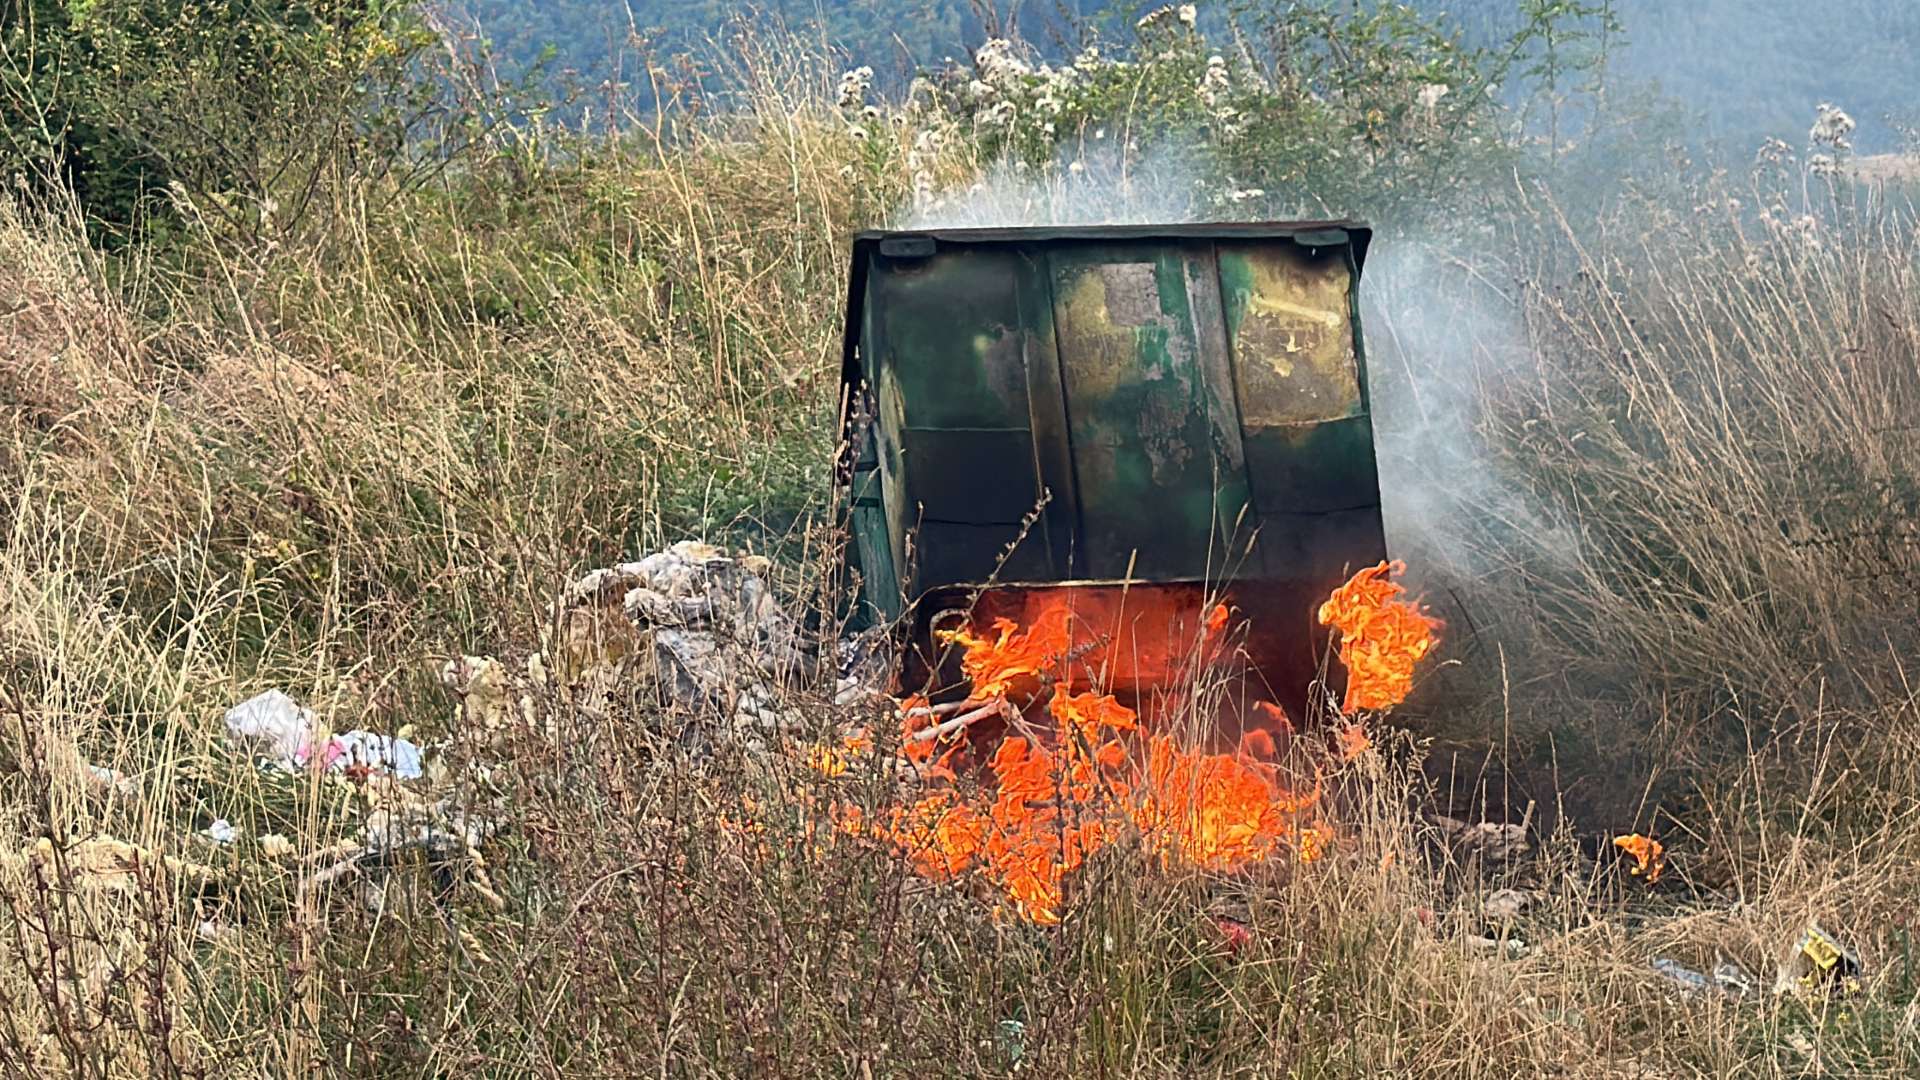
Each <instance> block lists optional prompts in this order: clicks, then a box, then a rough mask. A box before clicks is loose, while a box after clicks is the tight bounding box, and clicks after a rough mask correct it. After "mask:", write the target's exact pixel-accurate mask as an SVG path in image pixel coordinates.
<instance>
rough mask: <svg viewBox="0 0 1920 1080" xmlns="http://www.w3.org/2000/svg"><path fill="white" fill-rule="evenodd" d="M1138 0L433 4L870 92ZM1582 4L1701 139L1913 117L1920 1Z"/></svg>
mask: <svg viewBox="0 0 1920 1080" xmlns="http://www.w3.org/2000/svg"><path fill="white" fill-rule="evenodd" d="M1153 6H1154V5H1151V4H1143V3H1139V2H1138V0H1122V2H1120V3H1117V4H1108V3H1103V2H1101V0H919V2H913V3H902V2H900V0H761V2H760V3H756V4H746V3H740V2H733V0H633V2H631V3H628V4H625V5H620V4H603V3H596V2H592V0H559V2H553V3H538V4H530V3H525V2H522V0H464V2H461V3H456V4H454V5H451V6H450V7H449V8H448V11H449V13H450V14H452V15H453V16H454V17H455V18H456V19H458V20H462V21H465V22H468V23H469V24H474V25H478V26H479V27H480V28H481V29H482V30H483V32H484V33H485V34H486V36H487V37H489V38H490V39H491V40H492V42H493V43H494V46H495V48H496V50H497V51H498V53H499V54H500V55H501V56H502V57H503V58H506V59H509V60H511V61H513V62H515V63H526V62H529V61H532V60H534V59H535V58H537V57H539V56H540V55H541V54H542V52H543V50H545V49H546V48H547V47H548V46H551V47H552V49H553V52H552V55H551V65H552V66H553V67H554V68H555V69H556V70H559V69H566V70H572V71H577V72H578V73H579V75H580V79H581V81H582V82H583V83H586V84H589V85H592V84H596V83H599V82H600V81H602V80H604V79H606V78H607V77H608V76H609V75H610V74H614V73H618V75H619V77H621V78H625V79H634V78H635V77H636V71H635V67H634V65H633V58H634V55H635V54H634V52H633V50H632V49H631V48H630V47H629V45H630V42H632V41H634V40H639V41H644V42H645V43H646V45H647V48H649V49H650V50H651V51H652V52H653V53H654V54H655V55H656V56H672V55H674V54H676V53H690V54H700V55H702V56H704V57H706V58H708V59H707V60H706V61H705V64H706V65H707V66H709V67H710V66H711V56H712V55H713V52H712V50H711V49H710V47H709V45H710V42H711V41H713V40H714V39H718V38H723V37H724V36H725V33H726V27H727V24H728V23H729V21H730V20H733V19H748V20H754V21H760V22H770V21H778V22H784V23H785V24H787V25H789V26H792V27H804V28H807V29H809V30H811V31H812V32H813V33H816V34H818V35H820V36H821V37H822V39H823V40H824V41H825V42H827V43H830V44H831V45H832V46H833V47H834V48H836V49H838V50H840V51H842V52H844V53H845V54H846V57H847V59H848V62H849V63H858V64H865V65H869V66H871V67H873V68H874V69H875V71H876V72H877V73H878V74H879V77H880V81H881V84H882V85H883V86H885V85H888V84H892V85H895V86H899V85H903V84H904V82H905V81H906V79H907V78H909V77H910V76H911V75H912V73H913V72H914V71H915V69H916V68H919V67H921V66H924V65H928V64H933V63H937V62H938V61H940V60H941V59H942V58H943V57H946V56H949V55H964V54H965V53H966V52H968V51H970V50H971V49H973V48H975V47H977V46H978V44H979V43H980V42H981V41H982V40H983V39H984V37H986V36H988V35H989V34H996V33H997V34H1004V35H1009V36H1017V37H1021V38H1024V39H1025V40H1026V41H1028V42H1029V43H1030V44H1033V45H1035V46H1037V47H1039V48H1040V49H1041V51H1042V52H1053V53H1056V54H1057V53H1064V52H1065V50H1066V48H1067V47H1069V45H1071V44H1077V43H1079V42H1080V41H1082V40H1086V39H1089V38H1091V37H1093V36H1095V35H1098V34H1099V33H1100V31H1101V28H1102V27H1103V26H1109V27H1110V26H1112V25H1113V24H1115V23H1118V22H1120V21H1121V20H1129V19H1132V18H1134V17H1137V15H1138V14H1139V13H1141V12H1144V11H1147V10H1150V9H1151V8H1152V7H1153ZM1198 6H1199V8H1200V15H1201V19H1202V21H1203V23H1206V22H1208V21H1211V20H1218V19H1220V18H1222V17H1223V16H1224V15H1225V13H1226V12H1228V11H1229V10H1232V9H1237V8H1243V7H1247V6H1248V5H1246V4H1245V3H1242V2H1240V0H1233V2H1230V3H1211V4H1210V3H1201V4H1200V5H1198ZM1328 6H1333V7H1340V6H1343V5H1341V4H1340V3H1337V2H1336V3H1331V4H1329V5H1328ZM1409 6H1410V7H1412V8H1413V9H1415V10H1417V11H1419V12H1421V13H1422V14H1427V15H1434V14H1444V15H1445V17H1446V18H1447V19H1448V20H1449V21H1451V22H1452V23H1453V24H1454V25H1455V26H1457V27H1458V28H1459V30H1460V31H1461V33H1462V35H1463V37H1464V38H1465V39H1466V40H1467V41H1468V42H1469V43H1486V42H1493V41H1498V40H1502V39H1503V38H1504V37H1505V35H1506V34H1508V33H1510V32H1511V31H1512V30H1513V29H1514V28H1515V27H1516V26H1518V25H1519V24H1520V23H1521V22H1522V21H1523V20H1524V19H1525V17H1526V11H1527V10H1529V9H1546V8H1553V7H1557V6H1563V5H1561V4H1559V3H1557V2H1556V0H1412V2H1411V3H1410V5H1409ZM1596 6H1601V7H1607V6H1610V7H1612V9H1613V11H1614V13H1615V16H1616V18H1617V19H1618V21H1619V23H1620V24H1621V27H1622V29H1623V31H1624V35H1623V36H1622V37H1620V38H1618V39H1616V45H1617V47H1616V48H1615V49H1614V51H1613V53H1612V64H1613V66H1614V72H1615V74H1616V75H1623V76H1626V77H1627V78H1628V79H1629V80H1631V81H1636V82H1640V83H1643V84H1647V85H1651V86H1653V87H1654V88H1656V89H1658V90H1659V91H1661V92H1662V93H1663V94H1664V95H1666V96H1667V97H1669V98H1670V99H1672V100H1673V101H1674V102H1675V103H1676V104H1678V105H1679V106H1680V107H1681V108H1682V110H1683V114H1684V115H1685V116H1686V117H1687V118H1688V119H1689V121H1690V122H1691V132H1692V134H1693V135H1694V136H1696V137H1697V138H1698V139H1699V140H1700V141H1703V142H1704V141H1718V142H1724V143H1726V144H1727V145H1729V146H1732V147H1735V148H1747V147H1749V146H1750V145H1754V144H1757V143H1758V142H1759V141H1761V140H1762V139H1764V138H1765V137H1767V136H1777V137H1782V138H1787V139H1789V140H1790V141H1793V142H1795V143H1796V144H1797V143H1798V142H1799V141H1800V137H1801V135H1802V134H1803V133H1804V131H1805V129H1806V126H1807V122H1808V120H1809V117H1810V110H1811V109H1812V107H1813V105H1814V104H1816V103H1818V102H1821V101H1832V102H1833V103H1835V104H1837V105H1839V106H1840V107H1842V108H1845V109H1847V110H1848V111H1850V112H1851V113H1852V114H1853V115H1854V116H1855V117H1856V118H1858V119H1859V120H1860V121H1861V125H1862V126H1861V131H1860V134H1859V139H1858V142H1859V145H1860V149H1861V150H1863V151H1866V152H1873V151H1878V150H1886V149H1892V148H1895V147H1896V146H1897V145H1899V143H1900V141H1901V139H1902V136H1901V134H1900V129H1901V128H1902V127H1910V126H1911V124H1912V121H1913V120H1914V119H1915V117H1914V113H1913V109H1912V106H1911V104H1910V103H1909V102H1906V101H1903V100H1902V99H1901V97H1900V95H1899V94H1898V93H1897V88H1898V87H1899V86H1900V85H1901V84H1902V82H1903V80H1904V79H1905V78H1906V77H1907V76H1908V75H1910V73H1911V71H1912V68H1913V64H1914V60H1913V58H1914V57H1915V56H1916V55H1920V4H1916V3H1912V2H1910V0H1831V2H1822V3H1812V2H1809V0H1696V2H1692V3H1686V4H1676V3H1671V2H1668V0H1618V2H1617V3H1613V4H1611V5H1606V4H1601V5H1596ZM636 34H637V37H635V36H630V35H636ZM623 58H624V61H625V62H624V63H623V62H622V61H623ZM1889 120H1892V121H1893V122H1894V124H1895V125H1898V126H1890V125H1889V124H1888V122H1887V121H1889Z"/></svg>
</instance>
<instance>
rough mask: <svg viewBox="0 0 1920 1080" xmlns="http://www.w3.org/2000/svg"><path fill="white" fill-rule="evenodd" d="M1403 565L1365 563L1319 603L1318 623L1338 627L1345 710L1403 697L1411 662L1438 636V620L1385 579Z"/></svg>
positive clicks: (1377, 707) (1409, 686)
mask: <svg viewBox="0 0 1920 1080" xmlns="http://www.w3.org/2000/svg"><path fill="white" fill-rule="evenodd" d="M1406 569H1407V568H1406V564H1404V563H1400V562H1394V563H1384V562H1383V563H1381V564H1380V565H1378V566H1370V567H1367V568H1366V569H1365V570H1362V571H1360V572H1359V573H1357V574H1355V575H1353V577H1352V578H1351V579H1349V580H1348V581H1347V583H1346V584H1345V585H1342V586H1340V587H1339V588H1338V589H1335V590H1334V591H1333V595H1332V596H1330V597H1328V598H1327V602H1326V603H1324V604H1321V605H1320V624H1321V625H1322V626H1332V627H1333V628H1335V629H1336V630H1339V631H1340V662H1341V663H1342V664H1344V665H1345V666H1346V669H1347V697H1346V703H1345V704H1344V705H1343V706H1342V708H1343V710H1344V711H1346V712H1353V711H1355V710H1364V711H1382V710H1386V709H1391V708H1393V707H1394V706H1395V705H1398V704H1400V703H1401V702H1402V701H1405V700H1406V698H1407V694H1408V693H1409V692H1411V691H1412V690H1413V669H1414V665H1416V664H1418V663H1419V662H1420V661H1421V660H1422V659H1425V657H1426V655H1427V653H1429V652H1430V651H1432V649H1433V647H1434V645H1435V644H1436V643H1437V642H1438V640H1439V639H1438V637H1437V636H1436V634H1435V631H1437V630H1438V629H1439V627H1440V623H1439V621H1438V620H1436V619H1433V618H1430V617H1428V616H1427V615H1426V613H1424V612H1422V611H1421V610H1420V609H1419V607H1418V606H1416V605H1415V604H1414V603H1412V602H1411V601H1407V600H1402V599H1399V597H1400V594H1401V593H1403V592H1405V591H1406V590H1405V589H1403V588H1402V587H1401V586H1400V585H1398V584H1396V583H1394V582H1391V581H1388V580H1387V574H1389V573H1395V574H1399V573H1405V572H1406Z"/></svg>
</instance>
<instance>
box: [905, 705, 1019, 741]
mask: <svg viewBox="0 0 1920 1080" xmlns="http://www.w3.org/2000/svg"><path fill="white" fill-rule="evenodd" d="M1006 707H1007V699H1005V698H995V699H994V700H992V701H989V702H987V703H986V704H985V705H981V706H980V707H979V708H976V709H974V710H973V711H972V712H964V713H961V714H960V715H959V716H956V717H954V718H952V719H951V720H945V721H942V722H941V723H938V724H935V725H934V726H933V727H930V728H926V729H924V730H921V731H916V732H914V733H913V734H912V735H909V736H907V741H908V742H929V741H931V740H933V739H943V738H945V737H947V736H948V735H951V734H953V733H954V732H956V731H959V730H960V729H961V728H963V727H966V726H967V725H968V724H972V723H974V722H976V721H980V720H985V719H986V718H987V717H989V716H994V715H997V714H999V713H1000V712H1002V711H1003V710H1005V709H1006Z"/></svg>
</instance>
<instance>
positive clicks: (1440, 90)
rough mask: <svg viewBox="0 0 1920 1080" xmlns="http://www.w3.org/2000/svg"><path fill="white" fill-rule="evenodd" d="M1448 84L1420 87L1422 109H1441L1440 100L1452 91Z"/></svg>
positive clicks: (1428, 84) (1429, 84) (1432, 84)
mask: <svg viewBox="0 0 1920 1080" xmlns="http://www.w3.org/2000/svg"><path fill="white" fill-rule="evenodd" d="M1452 89H1453V88H1452V87H1450V86H1448V85H1447V84H1446V83H1426V84H1425V85H1423V86H1421V87H1420V98H1419V100H1420V107H1421V108H1423V109H1426V110H1428V111H1432V110H1433V109H1435V108H1437V107H1439V105H1440V99H1441V98H1443V97H1446V96H1447V94H1448V93H1449V92H1451V91H1452Z"/></svg>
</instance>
